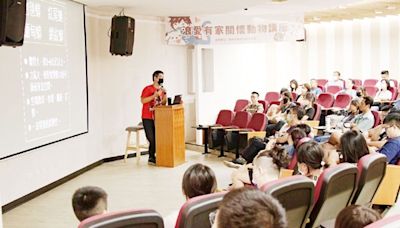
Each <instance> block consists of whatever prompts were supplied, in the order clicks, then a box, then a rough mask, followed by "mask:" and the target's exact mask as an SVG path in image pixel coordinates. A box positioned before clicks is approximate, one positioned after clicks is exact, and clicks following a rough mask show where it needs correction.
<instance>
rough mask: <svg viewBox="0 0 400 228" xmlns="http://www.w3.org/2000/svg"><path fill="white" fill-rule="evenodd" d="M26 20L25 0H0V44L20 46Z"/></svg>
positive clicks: (22, 41)
mask: <svg viewBox="0 0 400 228" xmlns="http://www.w3.org/2000/svg"><path fill="white" fill-rule="evenodd" d="M25 22H26V0H1V1H0V45H7V46H13V47H16V46H22V44H23V43H24V33H25Z"/></svg>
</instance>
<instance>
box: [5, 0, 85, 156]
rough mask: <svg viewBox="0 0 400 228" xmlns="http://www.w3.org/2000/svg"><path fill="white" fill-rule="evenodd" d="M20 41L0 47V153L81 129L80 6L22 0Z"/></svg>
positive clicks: (82, 57)
mask: <svg viewBox="0 0 400 228" xmlns="http://www.w3.org/2000/svg"><path fill="white" fill-rule="evenodd" d="M26 15H27V17H26V25H25V40H24V44H23V46H21V47H16V48H13V47H9V46H1V47H0V70H1V73H0V91H1V92H0V94H1V95H0V105H1V111H0V159H4V158H7V157H10V156H12V155H15V154H19V153H21V152H25V151H29V150H32V149H35V148H38V147H41V146H45V145H47V144H50V143H53V142H57V141H60V140H63V139H67V138H69V137H72V136H76V135H79V134H82V133H86V132H87V130H88V129H87V126H88V123H87V121H88V120H87V116H88V115H87V112H88V110H87V109H88V107H87V77H86V46H85V26H84V6H83V5H82V4H79V3H75V2H72V1H69V0H28V1H27V10H26Z"/></svg>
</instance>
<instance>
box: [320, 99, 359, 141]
mask: <svg viewBox="0 0 400 228" xmlns="http://www.w3.org/2000/svg"><path fill="white" fill-rule="evenodd" d="M359 106H360V102H359V101H358V100H352V101H351V102H350V106H349V109H348V110H347V111H345V112H344V113H343V114H342V115H329V116H322V115H321V119H320V125H321V124H322V125H321V126H326V123H325V122H326V121H325V120H326V119H327V117H328V119H329V120H333V121H335V122H336V127H337V128H338V129H344V126H345V125H346V124H350V123H351V121H352V120H353V119H354V118H355V117H356V116H357V115H358V113H359V109H358V107H359ZM330 137H331V136H330V135H323V136H317V137H315V140H316V141H317V142H326V141H328V140H329V138H330Z"/></svg>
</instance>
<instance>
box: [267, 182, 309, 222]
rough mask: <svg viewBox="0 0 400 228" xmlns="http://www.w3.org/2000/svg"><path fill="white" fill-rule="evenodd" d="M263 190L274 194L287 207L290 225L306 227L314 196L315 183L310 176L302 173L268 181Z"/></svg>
mask: <svg viewBox="0 0 400 228" xmlns="http://www.w3.org/2000/svg"><path fill="white" fill-rule="evenodd" d="M261 190H262V191H264V192H265V193H267V194H270V195H272V196H273V197H274V198H275V199H277V200H278V201H279V202H280V203H281V204H282V206H283V207H284V208H285V211H286V217H287V219H288V224H289V226H288V227H298V228H304V227H305V225H306V223H307V220H308V216H309V215H310V212H311V209H312V206H313V196H314V183H313V182H312V181H311V180H310V179H309V178H307V177H305V176H301V175H297V176H291V177H286V178H283V179H278V180H275V181H271V182H269V183H266V184H265V185H263V186H262V187H261ZM294 199H295V201H294Z"/></svg>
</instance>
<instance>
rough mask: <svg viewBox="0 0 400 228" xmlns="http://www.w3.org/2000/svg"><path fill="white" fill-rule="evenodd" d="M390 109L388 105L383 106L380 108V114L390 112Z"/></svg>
mask: <svg viewBox="0 0 400 228" xmlns="http://www.w3.org/2000/svg"><path fill="white" fill-rule="evenodd" d="M391 109H392V106H390V105H385V106H383V107H382V108H381V111H382V112H387V111H391Z"/></svg>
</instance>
